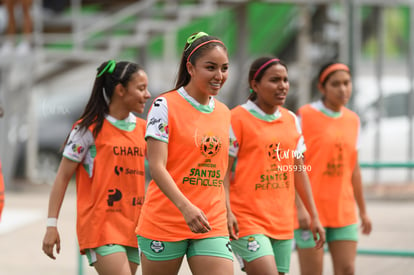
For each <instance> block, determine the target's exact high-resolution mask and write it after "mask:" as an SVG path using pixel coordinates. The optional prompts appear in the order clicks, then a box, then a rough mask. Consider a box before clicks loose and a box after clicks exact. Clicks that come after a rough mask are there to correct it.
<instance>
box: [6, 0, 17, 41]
mask: <svg viewBox="0 0 414 275" xmlns="http://www.w3.org/2000/svg"><path fill="white" fill-rule="evenodd" d="M4 4H5V5H6V10H7V17H8V22H7V29H6V35H8V36H14V35H15V34H16V18H15V16H14V6H15V4H16V0H4Z"/></svg>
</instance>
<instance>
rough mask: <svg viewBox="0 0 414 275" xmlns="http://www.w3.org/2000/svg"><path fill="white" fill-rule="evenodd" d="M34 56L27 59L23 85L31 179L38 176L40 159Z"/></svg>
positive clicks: (28, 170)
mask: <svg viewBox="0 0 414 275" xmlns="http://www.w3.org/2000/svg"><path fill="white" fill-rule="evenodd" d="M34 62H35V60H34V58H33V57H30V58H27V59H26V62H25V65H26V66H27V68H24V69H25V70H26V73H27V74H26V75H27V76H26V83H25V85H24V86H23V89H24V91H23V92H24V93H25V94H26V96H25V99H24V100H25V101H27V105H26V106H28V112H27V114H26V118H25V121H26V122H27V123H26V124H27V133H28V135H27V142H26V153H27V154H26V156H27V157H26V171H25V174H26V176H27V178H28V179H29V181H34V180H35V178H36V177H37V174H36V173H37V171H36V163H37V159H38V131H37V129H38V127H37V125H38V117H37V115H36V95H35V94H34V93H33V92H32V90H33V74H31V73H30V72H31V71H33V70H34V67H35V66H34Z"/></svg>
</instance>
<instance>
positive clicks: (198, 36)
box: [184, 32, 208, 51]
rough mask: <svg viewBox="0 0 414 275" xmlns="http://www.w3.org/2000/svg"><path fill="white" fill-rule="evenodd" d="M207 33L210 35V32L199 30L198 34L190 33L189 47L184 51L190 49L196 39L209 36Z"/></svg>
mask: <svg viewBox="0 0 414 275" xmlns="http://www.w3.org/2000/svg"><path fill="white" fill-rule="evenodd" d="M207 35H208V34H207V33H205V32H199V33H196V34H193V35H190V37H188V38H187V43H188V46H187V48H186V49H185V50H184V51H186V50H188V48H190V47H191V45H192V44H193V42H194V41H196V40H197V39H199V38H200V37H203V36H207Z"/></svg>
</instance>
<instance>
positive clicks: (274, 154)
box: [266, 143, 280, 161]
mask: <svg viewBox="0 0 414 275" xmlns="http://www.w3.org/2000/svg"><path fill="white" fill-rule="evenodd" d="M279 151H280V144H279V143H269V144H267V145H266V155H267V158H268V159H269V160H270V161H277V160H278V155H279Z"/></svg>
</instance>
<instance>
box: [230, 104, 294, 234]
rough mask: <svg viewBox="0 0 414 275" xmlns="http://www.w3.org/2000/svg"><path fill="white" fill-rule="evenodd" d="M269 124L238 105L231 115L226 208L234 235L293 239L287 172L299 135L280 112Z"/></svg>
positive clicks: (289, 174)
mask: <svg viewBox="0 0 414 275" xmlns="http://www.w3.org/2000/svg"><path fill="white" fill-rule="evenodd" d="M279 109H280V112H281V114H282V116H281V117H280V118H279V119H277V120H275V121H272V122H267V121H263V120H260V119H258V118H256V117H254V116H253V115H252V114H250V113H249V112H248V111H247V110H246V109H244V108H243V107H241V106H238V107H236V108H234V109H233V110H232V118H231V123H232V128H233V131H234V134H235V136H236V138H237V141H238V143H239V145H240V147H239V153H238V156H237V164H236V170H235V174H234V179H233V180H232V182H231V184H230V203H231V208H232V211H233V213H234V215H235V216H236V218H237V221H238V225H239V236H240V237H245V236H248V235H250V234H265V235H266V236H269V237H271V238H274V239H279V240H286V239H292V238H293V214H294V207H295V205H294V201H295V186H294V173H293V172H292V171H290V172H289V169H290V168H292V167H293V164H294V159H295V156H296V157H297V156H298V155H295V154H296V147H297V144H298V141H299V139H300V133H299V132H298V131H297V129H296V124H295V118H294V117H293V116H292V115H291V114H290V113H289V112H288V110H286V109H284V108H279Z"/></svg>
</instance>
